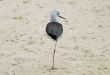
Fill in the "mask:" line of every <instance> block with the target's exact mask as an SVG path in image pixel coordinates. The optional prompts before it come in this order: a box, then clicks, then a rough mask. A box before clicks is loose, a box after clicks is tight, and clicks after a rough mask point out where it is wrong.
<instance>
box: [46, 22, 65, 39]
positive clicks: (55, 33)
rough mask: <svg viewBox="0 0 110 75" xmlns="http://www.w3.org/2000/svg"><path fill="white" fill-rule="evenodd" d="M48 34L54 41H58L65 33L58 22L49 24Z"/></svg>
mask: <svg viewBox="0 0 110 75" xmlns="http://www.w3.org/2000/svg"><path fill="white" fill-rule="evenodd" d="M46 32H47V34H48V35H49V36H51V37H52V38H53V39H55V40H56V39H57V38H58V37H59V36H60V35H61V34H62V33H63V27H62V24H60V23H58V22H50V23H48V24H47V27H46Z"/></svg>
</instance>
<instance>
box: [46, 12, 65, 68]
mask: <svg viewBox="0 0 110 75" xmlns="http://www.w3.org/2000/svg"><path fill="white" fill-rule="evenodd" d="M59 17H60V18H63V17H61V16H60V14H59V11H57V10H54V11H52V13H51V15H50V22H49V23H48V24H47V26H46V32H47V34H48V35H49V36H50V37H51V38H52V39H53V40H55V41H56V43H55V48H54V52H53V65H52V69H55V68H54V57H55V51H56V45H57V40H58V38H59V36H61V34H62V33H63V26H62V24H61V23H59V22H58V19H59ZM63 19H65V18H63Z"/></svg>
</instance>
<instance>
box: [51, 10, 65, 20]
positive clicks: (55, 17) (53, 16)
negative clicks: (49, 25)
mask: <svg viewBox="0 0 110 75" xmlns="http://www.w3.org/2000/svg"><path fill="white" fill-rule="evenodd" d="M58 18H62V19H65V18H64V17H62V16H60V13H59V11H57V10H54V11H52V12H51V16H50V20H51V22H58Z"/></svg>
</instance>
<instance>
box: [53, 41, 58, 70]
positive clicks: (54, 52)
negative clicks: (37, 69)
mask: <svg viewBox="0 0 110 75" xmlns="http://www.w3.org/2000/svg"><path fill="white" fill-rule="evenodd" d="M56 45H57V40H56V42H55V48H54V52H53V65H52V70H53V69H55V68H54V62H55V60H54V59H55V52H56Z"/></svg>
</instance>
